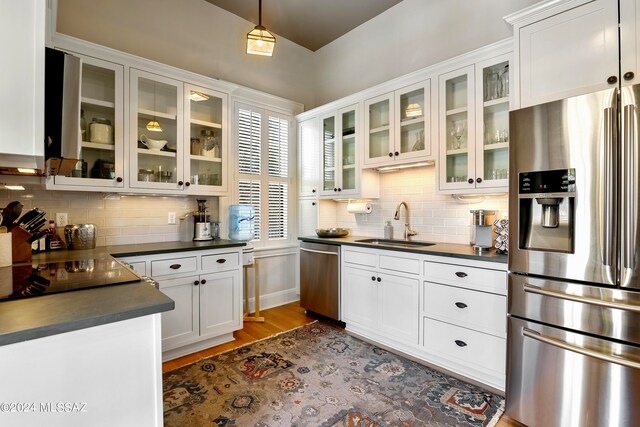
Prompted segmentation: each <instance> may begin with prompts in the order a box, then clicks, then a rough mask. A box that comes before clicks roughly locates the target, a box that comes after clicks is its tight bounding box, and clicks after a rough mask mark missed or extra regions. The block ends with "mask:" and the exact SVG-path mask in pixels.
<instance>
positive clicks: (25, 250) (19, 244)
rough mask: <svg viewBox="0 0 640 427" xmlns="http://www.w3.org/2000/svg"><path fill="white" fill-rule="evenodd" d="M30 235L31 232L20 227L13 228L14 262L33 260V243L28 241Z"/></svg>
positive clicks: (12, 249)
mask: <svg viewBox="0 0 640 427" xmlns="http://www.w3.org/2000/svg"><path fill="white" fill-rule="evenodd" d="M30 237H31V233H29V232H28V231H25V230H24V229H22V228H20V227H13V228H12V229H11V254H12V257H13V263H14V264H15V263H19V262H30V261H31V244H30V243H29V242H27V239H29V238H30Z"/></svg>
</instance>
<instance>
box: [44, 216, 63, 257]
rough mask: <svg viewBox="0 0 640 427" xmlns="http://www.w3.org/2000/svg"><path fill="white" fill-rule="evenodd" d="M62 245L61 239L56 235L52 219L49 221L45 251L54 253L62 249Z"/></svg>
mask: <svg viewBox="0 0 640 427" xmlns="http://www.w3.org/2000/svg"><path fill="white" fill-rule="evenodd" d="M63 248H64V244H63V243H62V238H60V236H58V233H56V222H55V221H54V220H52V219H50V220H49V234H48V235H47V250H50V251H55V250H58V249H63Z"/></svg>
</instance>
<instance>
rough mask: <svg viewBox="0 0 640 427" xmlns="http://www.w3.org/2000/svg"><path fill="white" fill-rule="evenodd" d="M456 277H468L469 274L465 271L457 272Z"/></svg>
mask: <svg viewBox="0 0 640 427" xmlns="http://www.w3.org/2000/svg"><path fill="white" fill-rule="evenodd" d="M456 276H458V277H467V273H465V272H463V271H456Z"/></svg>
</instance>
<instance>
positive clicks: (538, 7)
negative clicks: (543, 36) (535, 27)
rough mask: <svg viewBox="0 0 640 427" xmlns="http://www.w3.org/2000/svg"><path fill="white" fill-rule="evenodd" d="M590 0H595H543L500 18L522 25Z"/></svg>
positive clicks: (517, 25) (515, 24)
mask: <svg viewBox="0 0 640 427" xmlns="http://www.w3.org/2000/svg"><path fill="white" fill-rule="evenodd" d="M592 1H597V0H545V1H541V2H540V3H536V4H534V5H531V6H529V7H525V8H524V9H521V10H519V11H517V12H514V13H512V14H509V15H507V16H504V17H503V18H502V19H503V20H504V21H505V22H507V23H508V24H510V25H512V26H514V27H522V26H524V25H527V24H531V23H532V22H536V21H539V20H541V19H543V18H545V17H548V16H550V15H555V14H557V13H560V12H564V11H565V10H569V9H573V8H575V7H578V6H580V5H583V4H585V3H590V2H592Z"/></svg>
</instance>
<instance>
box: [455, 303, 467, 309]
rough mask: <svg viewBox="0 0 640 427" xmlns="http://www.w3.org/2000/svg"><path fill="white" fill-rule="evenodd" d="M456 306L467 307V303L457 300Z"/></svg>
mask: <svg viewBox="0 0 640 427" xmlns="http://www.w3.org/2000/svg"><path fill="white" fill-rule="evenodd" d="M456 307H458V308H467V304H465V303H463V302H457V303H456Z"/></svg>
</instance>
